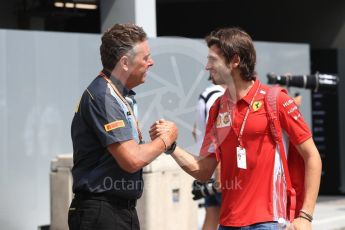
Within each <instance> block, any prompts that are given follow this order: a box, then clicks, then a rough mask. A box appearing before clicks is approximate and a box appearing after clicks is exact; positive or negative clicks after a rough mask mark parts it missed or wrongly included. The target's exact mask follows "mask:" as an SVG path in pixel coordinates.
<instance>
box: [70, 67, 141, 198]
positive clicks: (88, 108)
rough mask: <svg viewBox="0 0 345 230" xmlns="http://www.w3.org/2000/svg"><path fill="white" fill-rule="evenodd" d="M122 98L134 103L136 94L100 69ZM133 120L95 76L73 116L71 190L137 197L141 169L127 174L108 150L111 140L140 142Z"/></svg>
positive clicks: (117, 98)
mask: <svg viewBox="0 0 345 230" xmlns="http://www.w3.org/2000/svg"><path fill="white" fill-rule="evenodd" d="M103 72H104V73H105V74H106V75H107V77H108V79H110V80H111V81H112V82H113V83H114V85H115V86H116V87H117V89H118V90H119V92H121V94H122V95H123V97H129V98H130V100H128V101H131V102H133V101H134V102H135V100H134V95H135V93H134V92H133V91H131V90H128V89H126V88H125V87H124V86H123V85H122V84H121V82H120V81H118V80H117V79H116V78H114V77H113V76H110V74H109V73H108V72H105V71H103ZM134 122H135V119H134V117H133V115H132V114H131V113H130V112H129V111H128V109H127V107H126V106H125V104H124V103H123V102H122V101H121V99H120V98H119V97H118V95H117V94H116V93H115V91H114V90H113V88H112V87H111V86H110V84H109V83H108V82H107V81H106V80H105V79H104V78H103V77H101V76H98V77H97V78H96V79H94V80H93V81H92V83H91V84H90V85H89V86H88V87H87V89H86V90H85V91H84V93H83V95H82V97H81V100H80V103H79V106H78V108H77V111H76V113H75V115H74V118H73V121H72V126H71V134H72V142H73V163H74V166H73V168H72V176H73V192H74V193H78V192H91V193H105V194H108V195H113V196H116V197H119V198H126V199H137V198H139V197H140V196H141V194H142V190H143V179H142V170H139V171H137V172H135V173H128V172H126V171H124V170H122V169H121V167H120V166H119V165H118V163H117V162H116V160H115V159H114V157H113V156H112V155H111V154H110V153H109V151H108V150H107V146H108V145H110V144H113V143H117V142H122V141H128V140H131V139H133V140H135V141H137V142H138V143H139V138H138V132H137V130H136V127H135V125H134Z"/></svg>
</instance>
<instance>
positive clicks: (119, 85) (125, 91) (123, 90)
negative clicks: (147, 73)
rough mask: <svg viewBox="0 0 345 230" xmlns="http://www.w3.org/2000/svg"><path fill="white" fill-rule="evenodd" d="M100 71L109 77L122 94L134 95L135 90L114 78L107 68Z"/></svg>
mask: <svg viewBox="0 0 345 230" xmlns="http://www.w3.org/2000/svg"><path fill="white" fill-rule="evenodd" d="M102 72H103V73H104V74H105V76H106V77H107V78H108V79H110V81H111V82H112V83H113V84H114V85H115V86H116V88H117V89H118V90H119V92H120V93H121V94H122V96H125V97H126V96H129V97H134V96H135V94H136V93H135V92H134V91H133V90H130V89H127V88H126V87H125V86H124V85H123V84H122V83H121V81H120V80H118V79H117V78H116V76H113V75H111V73H110V72H109V71H108V70H105V69H103V70H102Z"/></svg>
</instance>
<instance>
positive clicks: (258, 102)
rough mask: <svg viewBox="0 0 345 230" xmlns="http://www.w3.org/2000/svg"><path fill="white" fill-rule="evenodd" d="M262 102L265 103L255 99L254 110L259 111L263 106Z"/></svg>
mask: <svg viewBox="0 0 345 230" xmlns="http://www.w3.org/2000/svg"><path fill="white" fill-rule="evenodd" d="M262 103H263V102H262V101H254V103H253V110H254V112H256V111H258V110H259V109H260V108H261V106H262Z"/></svg>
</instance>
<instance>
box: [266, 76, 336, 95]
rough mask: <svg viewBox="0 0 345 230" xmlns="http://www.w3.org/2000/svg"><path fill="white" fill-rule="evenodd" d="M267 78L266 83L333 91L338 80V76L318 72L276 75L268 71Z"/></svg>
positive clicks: (318, 90) (316, 90) (315, 90)
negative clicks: (312, 73)
mask: <svg viewBox="0 0 345 230" xmlns="http://www.w3.org/2000/svg"><path fill="white" fill-rule="evenodd" d="M267 78H268V84H279V85H283V86H287V87H289V86H294V87H298V88H305V89H311V90H313V91H314V92H335V91H336V89H337V86H338V82H339V78H338V76H335V75H330V74H319V73H316V74H314V75H288V74H286V75H276V74H273V73H268V74H267Z"/></svg>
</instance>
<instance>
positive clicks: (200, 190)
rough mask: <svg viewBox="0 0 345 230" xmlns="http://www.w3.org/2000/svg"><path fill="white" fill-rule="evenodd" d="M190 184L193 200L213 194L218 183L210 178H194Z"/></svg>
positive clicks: (217, 188)
mask: <svg viewBox="0 0 345 230" xmlns="http://www.w3.org/2000/svg"><path fill="white" fill-rule="evenodd" d="M192 186H193V189H192V194H193V195H194V196H193V200H199V199H201V198H203V197H208V196H213V195H215V194H216V193H217V192H219V184H218V183H217V182H216V181H215V180H214V179H210V180H208V181H206V182H200V181H198V180H194V181H193V185H192Z"/></svg>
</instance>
